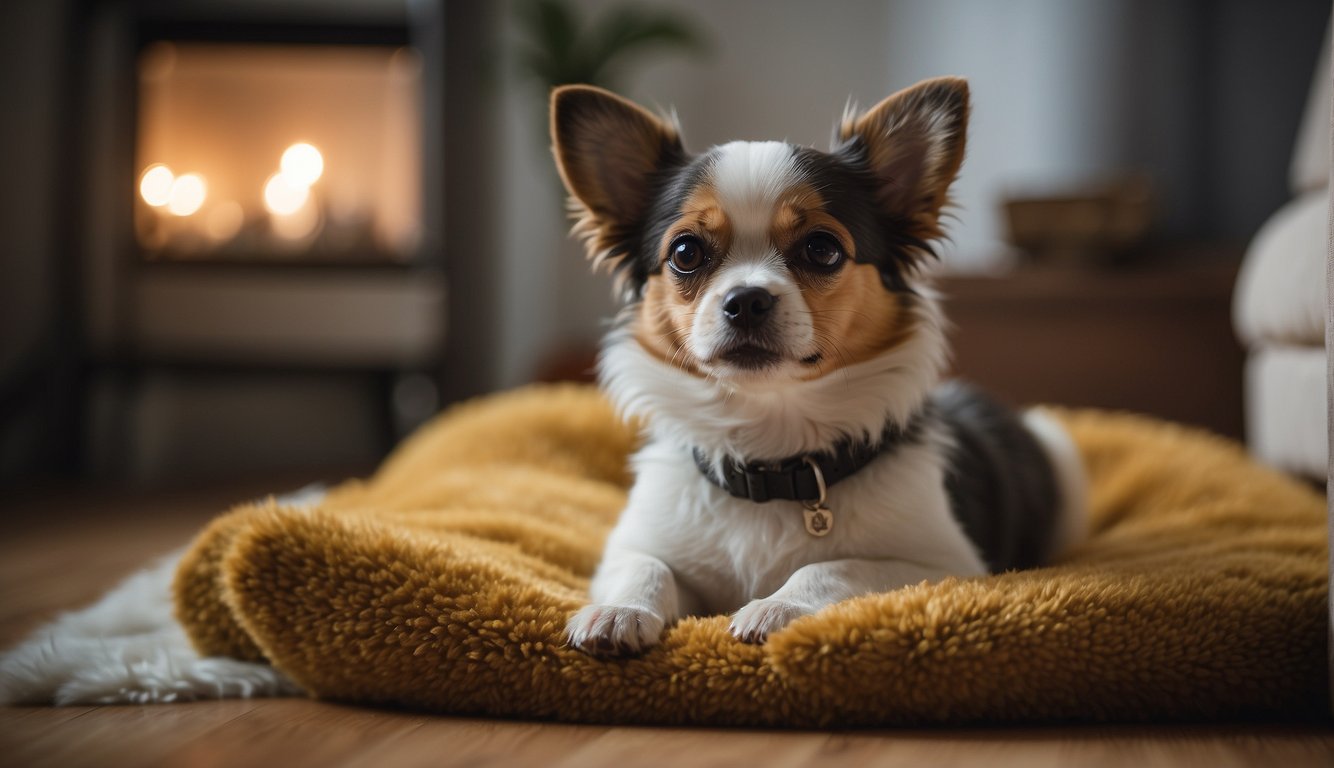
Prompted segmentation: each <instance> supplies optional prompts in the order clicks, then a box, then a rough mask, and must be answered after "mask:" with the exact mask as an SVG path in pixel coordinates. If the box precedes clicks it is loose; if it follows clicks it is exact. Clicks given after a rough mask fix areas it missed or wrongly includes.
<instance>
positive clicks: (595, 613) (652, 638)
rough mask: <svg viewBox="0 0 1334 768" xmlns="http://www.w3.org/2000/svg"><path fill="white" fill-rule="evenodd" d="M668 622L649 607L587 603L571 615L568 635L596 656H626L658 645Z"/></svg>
mask: <svg viewBox="0 0 1334 768" xmlns="http://www.w3.org/2000/svg"><path fill="white" fill-rule="evenodd" d="M665 626H666V622H665V621H664V620H663V618H662V617H661V616H659V615H658V614H657V613H654V612H653V611H650V610H648V609H645V608H637V607H633V606H623V605H586V606H584V607H583V608H582V609H580V611H579V612H578V613H576V614H575V615H574V616H572V617H571V618H570V621H569V622H568V623H567V624H566V625H565V634H566V636H567V637H568V638H569V642H570V645H571V646H572V647H574V648H577V649H579V650H581V651H583V652H584V653H587V654H591V655H593V656H624V655H627V654H634V653H639V652H641V651H645V650H648V649H649V648H652V647H653V646H655V645H657V644H658V641H659V640H660V639H661V638H662V630H663V628H664V627H665Z"/></svg>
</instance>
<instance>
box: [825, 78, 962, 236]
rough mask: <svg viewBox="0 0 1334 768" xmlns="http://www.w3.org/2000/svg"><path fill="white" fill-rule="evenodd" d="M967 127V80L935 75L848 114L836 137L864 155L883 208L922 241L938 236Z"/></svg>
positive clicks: (910, 233)
mask: <svg viewBox="0 0 1334 768" xmlns="http://www.w3.org/2000/svg"><path fill="white" fill-rule="evenodd" d="M967 128H968V81H967V80H964V79H963V78H959V77H939V78H935V79H932V80H925V81H923V82H920V83H918V84H917V85H914V86H912V87H911V88H905V89H904V90H902V91H899V92H898V93H896V94H894V95H892V96H890V97H889V98H887V99H885V100H884V101H882V102H880V103H879V104H877V105H875V107H873V108H872V109H870V110H869V111H867V112H865V113H863V114H861V115H855V114H849V115H846V116H845V117H844V118H843V123H842V125H840V126H839V131H838V138H839V140H840V141H841V142H842V143H843V146H844V147H845V148H846V149H848V150H850V151H860V152H864V153H865V160H866V162H867V163H868V164H869V166H870V169H871V172H872V173H873V174H875V177H876V179H877V181H878V182H879V202H880V206H881V208H882V209H883V210H884V211H885V213H887V214H889V215H890V216H892V217H894V218H896V219H898V220H900V221H902V222H903V223H904V225H905V226H907V227H908V228H909V229H910V230H911V231H910V232H908V233H906V234H908V235H910V236H911V237H912V238H914V239H916V240H917V241H919V242H923V243H924V242H926V241H929V240H932V239H934V238H937V237H939V236H940V235H941V231H940V223H939V218H940V209H941V208H942V207H943V206H944V205H945V204H946V202H947V201H948V193H949V188H950V184H952V183H953V182H954V178H955V177H956V176H957V175H958V173H959V166H960V165H962V164H963V154H964V143H965V140H966V134H967Z"/></svg>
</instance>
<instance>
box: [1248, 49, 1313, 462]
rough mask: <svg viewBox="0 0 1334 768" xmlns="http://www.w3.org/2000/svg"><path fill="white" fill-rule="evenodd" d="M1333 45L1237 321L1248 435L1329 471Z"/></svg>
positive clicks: (1280, 454) (1260, 239) (1256, 244)
mask: <svg viewBox="0 0 1334 768" xmlns="http://www.w3.org/2000/svg"><path fill="white" fill-rule="evenodd" d="M1329 57H1330V44H1329V33H1328V32H1326V36H1325V46H1324V49H1323V52H1322V53H1321V57H1320V62H1319V64H1318V65H1317V67H1316V76H1315V78H1314V81H1313V83H1312V87H1311V95H1310V97H1309V99H1308V100H1307V105H1306V113H1305V116H1304V117H1303V120H1302V127H1301V130H1300V132H1299V134H1298V137H1297V145H1296V149H1295V151H1294V153H1293V160H1292V167H1291V169H1290V173H1289V183H1290V186H1291V189H1292V193H1293V196H1294V197H1293V199H1292V200H1291V201H1290V202H1289V203H1288V204H1287V205H1285V206H1283V207H1282V208H1280V209H1279V210H1278V212H1276V213H1275V214H1274V215H1273V216H1272V217H1271V218H1270V219H1269V220H1268V221H1267V222H1265V224H1264V226H1263V227H1261V228H1260V231H1259V232H1258V233H1257V234H1256V236H1255V239H1254V240H1252V241H1251V244H1250V247H1249V248H1248V249H1247V253H1246V258H1245V261H1244V262H1243V263H1242V267H1241V274H1240V275H1239V277H1238V280H1237V290H1236V294H1235V295H1234V297H1233V319H1234V322H1235V325H1236V330H1237V334H1238V336H1239V337H1240V338H1241V341H1242V343H1243V344H1244V345H1245V346H1246V348H1247V350H1248V354H1247V362H1246V382H1245V386H1246V439H1247V443H1248V445H1249V447H1250V450H1251V452H1252V453H1253V454H1254V455H1255V456H1257V457H1258V458H1259V459H1260V460H1262V461H1265V462H1267V463H1269V464H1272V465H1274V466H1276V467H1279V468H1281V469H1284V470H1287V471H1289V472H1294V473H1298V474H1303V475H1308V476H1310V477H1312V478H1325V477H1326V473H1327V469H1328V460H1329V455H1328V452H1329V443H1328V437H1329V431H1328V427H1327V425H1326V419H1327V413H1326V410H1327V398H1326V395H1327V392H1326V381H1327V376H1326V374H1327V367H1326V356H1325V313H1326V307H1327V304H1328V296H1327V283H1326V279H1325V277H1326V275H1325V260H1326V254H1327V252H1328V251H1327V249H1328V243H1329V239H1328V238H1329V235H1328V220H1329V218H1328V217H1329V179H1330V141H1331V137H1330V114H1331V113H1330V106H1331V105H1330V90H1331V89H1330V63H1329Z"/></svg>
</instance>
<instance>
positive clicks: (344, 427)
mask: <svg viewBox="0 0 1334 768" xmlns="http://www.w3.org/2000/svg"><path fill="white" fill-rule="evenodd" d="M349 9H350V10H349ZM442 18H443V5H441V4H437V3H430V2H412V3H409V2H407V1H406V0H404V2H393V1H392V0H386V1H384V2H367V3H352V4H343V3H322V2H288V1H287V0H273V2H267V3H228V2H219V1H215V0H192V2H176V3H168V2H108V3H98V4H95V5H94V6H93V10H92V12H91V13H90V15H89V19H88V22H87V30H86V35H87V38H88V46H87V48H88V52H87V53H86V54H85V69H86V73H85V75H84V78H85V85H84V93H85V100H86V106H85V107H84V110H85V116H84V119H82V120H81V121H80V123H81V125H82V126H83V131H84V143H85V146H86V162H85V163H82V164H80V168H79V169H78V170H77V173H76V174H75V176H74V178H76V179H78V177H79V176H82V179H79V182H80V184H79V186H80V187H81V188H82V189H83V190H84V191H83V193H82V194H83V198H82V199H83V202H82V203H81V209H79V210H73V211H72V215H74V216H75V217H77V218H79V219H81V220H82V221H84V222H86V226H85V227H83V228H81V229H80V230H79V234H78V235H77V238H78V239H79V241H80V248H79V250H80V252H81V253H82V256H81V265H80V273H81V275H82V283H83V298H84V302H83V305H82V312H81V313H80V314H81V315H82V322H83V325H84V329H85V330H84V334H85V336H84V338H85V339H86V343H87V348H88V357H89V360H90V363H91V364H90V366H89V369H88V373H87V377H88V382H87V384H88V390H89V392H90V393H91V394H90V396H89V400H88V402H89V410H90V414H89V417H88V419H87V421H88V423H89V424H90V425H91V426H90V432H89V447H88V449H87V451H88V453H89V454H91V455H90V457H89V459H88V463H89V464H90V465H91V467H92V468H93V469H94V470H98V471H102V472H103V473H105V474H112V475H116V474H126V475H129V476H138V477H143V478H147V479H151V478H153V477H164V476H178V475H188V474H191V473H196V474H198V473H203V474H207V473H209V472H213V471H214V470H215V469H218V468H220V467H222V468H224V470H223V471H245V470H247V469H260V468H277V467H280V466H297V465H301V466H314V465H339V464H342V465H357V464H364V463H367V462H370V461H374V460H375V459H376V458H378V456H379V455H381V454H382V453H383V452H384V450H386V449H387V448H388V447H389V446H390V445H392V443H393V442H394V441H395V440H396V438H397V437H398V436H400V435H402V434H403V433H404V432H405V431H406V430H408V429H411V428H412V427H413V426H414V425H415V424H417V423H419V422H420V421H421V420H422V419H424V418H425V417H426V416H428V415H429V414H430V413H431V412H433V411H434V410H435V409H436V408H437V407H438V405H439V404H440V396H439V394H438V393H439V383H440V380H441V379H440V376H441V372H442V365H443V364H442V361H443V357H444V352H445V339H446V333H445V331H446V323H447V320H446V302H445V279H444V258H443V253H442V248H441V245H440V240H441V232H442V229H443V227H442V219H443V209H444V205H443V200H442V195H443V167H442V166H443V164H442V162H441V160H442V152H443V150H442V138H441V137H442V136H443V131H442V130H441V127H440V121H441V119H442V111H443V109H442V98H443V96H442V94H443V88H442V82H443V63H442V62H443V51H442V47H441V43H442V41H443V32H442ZM311 425H321V426H320V429H318V430H314V431H312V429H311ZM256 434H263V435H265V440H266V444H265V446H264V449H263V450H258V451H257V450H255V448H254V446H253V443H254V440H255V435H256Z"/></svg>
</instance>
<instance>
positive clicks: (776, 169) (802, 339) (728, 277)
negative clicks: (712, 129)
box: [685, 141, 819, 381]
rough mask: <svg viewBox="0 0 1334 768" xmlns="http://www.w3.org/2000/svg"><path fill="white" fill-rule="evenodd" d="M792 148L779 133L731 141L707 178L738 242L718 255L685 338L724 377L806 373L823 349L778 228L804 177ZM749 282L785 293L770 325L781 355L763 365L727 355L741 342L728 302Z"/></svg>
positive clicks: (703, 365) (709, 369) (708, 368)
mask: <svg viewBox="0 0 1334 768" xmlns="http://www.w3.org/2000/svg"><path fill="white" fill-rule="evenodd" d="M792 149H793V148H792V147H791V146H790V145H788V144H784V143H781V142H776V141H767V142H747V141H737V142H732V143H730V144H726V145H723V146H721V147H719V148H718V149H717V159H716V161H715V162H714V164H713V167H712V169H711V174H710V176H709V179H708V181H706V182H705V183H706V184H711V186H712V188H713V192H714V194H715V195H716V199H717V203H718V206H719V207H720V209H721V214H722V216H724V217H725V223H726V225H727V226H728V228H729V229H730V234H731V243H730V248H728V250H727V252H726V253H725V254H722V255H720V256H719V257H717V258H718V260H719V262H720V264H719V266H718V267H717V269H716V271H715V272H714V274H713V276H712V277H711V278H710V279H709V281H708V283H707V285H706V287H705V288H704V290H702V291H701V292H700V293H699V296H698V297H697V298H696V299H695V315H694V321H693V322H692V323H690V324H689V330H688V331H687V334H686V339H687V340H686V343H685V346H686V347H687V348H688V349H689V352H690V354H691V355H692V356H693V357H694V359H695V361H696V362H697V365H698V367H699V368H700V369H701V370H703V371H704V372H705V373H707V374H709V375H711V376H714V377H716V378H720V379H735V380H740V381H744V380H747V379H764V378H775V379H782V378H794V377H798V376H800V375H801V374H802V373H803V371H802V368H803V366H801V364H800V363H799V362H798V361H799V360H801V359H803V358H809V357H811V356H812V355H815V354H818V352H819V349H818V347H817V346H816V344H815V333H814V327H813V324H812V322H811V311H810V309H809V307H807V305H806V302H805V300H804V299H803V297H802V292H801V287H800V286H799V285H798V283H797V280H796V279H795V277H794V276H793V274H792V272H791V270H790V268H789V267H788V265H787V263H786V260H785V259H784V258H783V254H782V253H780V252H779V251H778V247H777V245H776V244H775V243H774V242H773V239H772V238H771V235H770V232H771V229H772V225H773V219H774V216H775V215H776V214H777V213H778V211H779V208H780V203H781V202H782V198H783V196H784V195H785V194H787V193H788V192H789V191H790V190H791V189H793V188H794V187H795V186H797V185H798V184H799V183H801V181H802V175H801V173H800V171H799V170H798V168H797V165H796V160H795V157H794V154H793V151H792ZM744 287H755V288H763V289H764V290H766V291H768V292H769V293H770V294H772V295H773V296H774V297H775V298H776V299H777V301H776V302H775V304H774V309H773V311H772V314H771V316H770V319H769V320H768V322H767V325H768V328H769V332H770V334H771V336H770V338H771V343H772V344H773V347H774V351H775V352H776V353H778V362H777V364H776V365H772V366H767V367H765V368H762V369H759V370H755V369H752V368H746V367H740V366H737V365H735V364H733V363H729V362H728V361H727V360H726V359H725V358H723V357H722V353H723V352H724V351H725V350H726V349H728V348H729V347H730V346H733V345H735V344H736V343H737V342H738V338H737V334H736V332H735V331H734V329H733V328H731V327H730V326H729V325H728V323H727V322H726V321H725V319H724V315H723V311H722V307H723V302H724V300H725V297H726V296H727V294H728V293H729V292H731V291H733V290H735V289H738V288H744Z"/></svg>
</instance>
